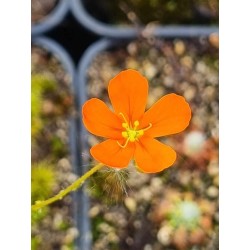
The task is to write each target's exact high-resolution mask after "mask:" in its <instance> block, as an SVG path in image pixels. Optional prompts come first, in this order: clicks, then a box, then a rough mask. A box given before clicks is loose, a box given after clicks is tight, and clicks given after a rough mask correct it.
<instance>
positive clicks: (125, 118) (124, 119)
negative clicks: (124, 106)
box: [119, 112, 128, 125]
mask: <svg viewBox="0 0 250 250" xmlns="http://www.w3.org/2000/svg"><path fill="white" fill-rule="evenodd" d="M119 115H121V116H122V118H123V120H124V121H125V123H126V124H127V125H128V121H127V120H126V118H125V116H124V114H123V113H122V112H120V113H119Z"/></svg>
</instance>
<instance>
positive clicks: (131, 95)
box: [108, 69, 148, 122]
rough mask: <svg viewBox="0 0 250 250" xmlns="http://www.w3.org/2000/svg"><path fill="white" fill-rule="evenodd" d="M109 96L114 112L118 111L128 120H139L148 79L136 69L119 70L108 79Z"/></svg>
mask: <svg viewBox="0 0 250 250" xmlns="http://www.w3.org/2000/svg"><path fill="white" fill-rule="evenodd" d="M108 92H109V98H110V101H111V103H112V105H113V107H114V110H115V112H116V114H119V113H120V112H121V113H123V115H124V116H125V117H126V118H127V119H128V120H129V121H130V122H134V121H136V120H139V119H140V118H141V117H142V115H143V113H144V111H145V107H146V102H147V96H148V81H147V79H146V78H145V77H143V76H142V75H141V74H140V73H139V72H137V71H136V70H132V69H128V70H124V71H121V72H120V73H119V74H118V75H116V76H115V77H114V78H113V79H111V80H110V82H109V86H108Z"/></svg>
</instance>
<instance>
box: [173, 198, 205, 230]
mask: <svg viewBox="0 0 250 250" xmlns="http://www.w3.org/2000/svg"><path fill="white" fill-rule="evenodd" d="M200 216H201V212H200V208H199V206H198V204H196V203H195V202H192V201H180V202H178V203H177V204H176V206H175V208H174V209H173V211H172V212H171V213H170V215H169V222H170V224H171V225H172V227H174V228H178V227H180V226H184V227H185V228H186V229H189V230H192V229H194V228H196V227H197V226H198V223H199V220H200Z"/></svg>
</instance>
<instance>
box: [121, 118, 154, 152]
mask: <svg viewBox="0 0 250 250" xmlns="http://www.w3.org/2000/svg"><path fill="white" fill-rule="evenodd" d="M119 115H121V116H122V118H123V120H124V122H123V123H122V127H123V128H124V129H125V130H124V131H122V137H123V138H125V139H126V141H125V144H124V145H121V144H120V143H119V141H117V144H118V145H119V146H120V147H121V148H126V147H127V145H128V143H129V142H135V141H138V140H139V138H140V137H141V136H143V135H144V132H145V131H147V130H148V129H150V128H151V127H152V123H149V125H148V127H146V128H144V129H139V130H138V129H137V128H138V126H139V125H140V123H139V121H137V120H136V121H135V122H134V126H133V127H132V126H131V125H129V123H128V121H127V119H126V118H125V116H124V114H123V113H119Z"/></svg>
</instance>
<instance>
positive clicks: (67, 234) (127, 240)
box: [31, 0, 219, 250]
mask: <svg viewBox="0 0 250 250" xmlns="http://www.w3.org/2000/svg"><path fill="white" fill-rule="evenodd" d="M73 3H74V4H76V3H78V4H81V6H82V7H84V10H85V11H86V12H87V13H88V14H89V15H90V16H91V17H93V19H94V20H96V21H98V22H100V23H103V24H104V25H108V26H110V25H112V26H115V27H118V28H119V29H124V28H126V27H144V25H145V27H151V26H153V27H157V26H161V27H167V26H169V25H172V26H171V27H178V26H179V27H180V25H181V26H182V27H184V26H183V25H185V27H196V26H197V25H199V26H200V27H204V30H205V29H206V28H211V27H217V26H218V13H219V3H218V0H192V1H191V0H189V1H186V0H148V1H140V0H117V1H110V0H109V1H105V2H104V1H99V0H91V1H90V0H82V1H81V0H79V1H72V5H71V3H70V1H67V0H66V1H62V0H61V1H59V0H58V1H56V0H32V2H31V7H32V9H31V10H32V20H31V23H32V28H33V27H34V32H33V33H32V46H31V60H32V61H31V71H32V72H31V78H32V82H31V106H32V109H31V121H32V129H31V140H32V149H31V150H32V159H31V160H32V169H31V174H32V180H31V189H32V190H31V191H32V193H31V202H32V204H33V203H34V202H35V201H36V200H43V199H47V198H49V197H51V196H52V195H54V194H56V193H58V192H59V191H60V190H61V189H63V188H65V187H67V186H68V185H69V184H70V183H72V182H73V181H74V180H75V179H76V178H77V177H78V176H79V175H80V173H81V172H83V171H85V170H86V169H87V168H89V167H91V166H93V162H91V161H89V162H88V161H86V159H88V157H87V156H88V148H87V146H86V145H89V146H91V145H94V144H95V143H97V142H99V141H101V140H102V139H101V138H97V137H95V136H92V135H89V134H87V133H86V132H84V131H83V130H82V128H81V127H80V126H83V125H81V124H80V119H81V109H80V108H81V105H82V104H83V103H82V100H83V99H82V98H81V97H79V93H82V92H84V93H85V95H86V97H87V98H91V97H97V98H100V99H102V100H104V101H105V102H107V103H108V102H109V100H108V95H107V85H108V82H109V80H110V79H111V78H112V77H113V76H115V75H116V74H117V73H118V72H119V71H121V70H123V69H127V68H133V69H136V70H139V71H140V72H141V73H142V74H143V75H144V76H145V77H146V78H147V79H148V81H149V97H148V104H147V108H149V107H150V106H151V105H152V104H153V103H155V102H156V101H157V100H158V99H159V98H160V97H161V96H163V95H165V94H168V93H177V94H179V95H182V96H184V97H185V98H186V100H187V101H188V102H189V104H190V106H191V109H192V114H193V116H192V120H191V124H190V126H189V127H188V129H186V130H185V131H184V132H182V133H180V134H177V135H173V136H169V137H166V138H165V137H164V138H161V141H163V142H164V143H166V144H168V145H170V146H172V147H173V148H174V149H175V150H176V151H177V154H178V157H177V161H176V162H175V164H174V166H172V167H171V168H169V169H167V170H165V171H163V172H161V173H159V174H143V173H139V172H137V171H136V170H135V169H134V167H133V166H132V165H131V166H129V167H128V168H127V169H126V170H124V171H121V172H120V173H119V174H117V173H116V172H115V171H112V170H110V169H108V168H104V169H103V170H101V171H99V172H98V173H97V174H95V175H94V176H93V177H92V178H91V179H90V181H89V182H88V184H87V186H86V187H85V190H84V192H85V193H86V194H87V196H88V197H89V198H88V199H85V200H84V201H85V202H86V203H88V206H87V208H86V206H85V208H84V206H80V208H81V209H82V210H81V209H80V211H79V206H78V203H77V201H76V200H77V196H74V195H68V196H67V197H65V198H64V199H62V200H60V201H58V202H56V203H54V204H52V205H50V206H48V207H45V208H43V209H40V210H39V211H37V212H32V232H31V245H32V249H34V250H57V249H60V250H69V249H70V250H73V249H74V250H76V249H78V250H82V249H83V250H90V249H93V250H130V249H131V250H215V249H219V246H218V225H219V215H218V194H219V192H218V190H219V166H218V143H219V138H218V119H219V117H218V104H219V100H218V84H219V80H218V70H219V56H218V50H219V37H218V33H217V32H210V33H208V34H207V35H204V34H201V35H196V36H188V37H185V36H178V37H175V36H171V37H170V36H169V37H166V36H161V35H158V36H154V35H153V34H152V33H149V34H148V33H147V34H145V33H138V35H136V36H135V37H134V38H131V37H128V38H127V39H124V38H122V39H119V38H118V39H112V38H110V39H109V40H110V41H111V42H110V43H109V45H107V46H104V47H103V48H102V49H100V48H97V47H95V44H97V43H98V41H100V39H102V36H100V34H98V33H97V32H95V30H91V28H88V27H87V28H86V27H84V26H83V25H82V24H81V22H80V21H79V18H78V17H76V15H75V12H74V11H72V10H73V7H72V6H73ZM82 15H84V12H83V13H82ZM55 17H57V19H56V18H55ZM53 18H54V19H53ZM48 20H49V21H48ZM51 20H52V21H51ZM53 20H54V21H53ZM55 20H57V21H55ZM53 22H54V24H53ZM52 24H53V25H52ZM173 25H174V26H173ZM42 26H43V27H42ZM39 27H42V29H41V31H37V30H39V29H38V28H39ZM36 28H37V30H36V31H35V29H36ZM40 38H43V39H45V40H46V39H47V40H49V41H52V44H53V46H47V45H48V44H51V43H43V42H36V41H37V40H39V39H40ZM121 40H122V41H121ZM90 47H91V48H92V50H93V51H95V53H93V55H92V57H91V58H90V59H88V64H87V67H85V69H84V72H81V73H83V74H80V73H79V71H80V70H81V69H82V67H81V63H82V62H83V61H84V60H85V58H86V54H87V53H86V52H87V51H88V48H90ZM55 48H56V49H55ZM80 75H81V76H82V75H83V77H82V78H81V77H79V76H80ZM85 83H86V85H85ZM72 131H74V133H73V136H72ZM79 140H81V143H80V142H79ZM83 141H84V142H83ZM82 145H84V146H82ZM76 159H77V160H76ZM81 159H83V160H82V161H81ZM82 191H83V190H80V192H82ZM79 197H80V196H79ZM77 206H78V210H77V212H76V207H77ZM83 208H84V209H83ZM83 210H84V211H83ZM82 223H83V224H84V223H85V224H86V223H87V224H88V226H86V227H85V229H84V230H85V231H84V230H83V229H82V228H80V227H79V225H81V224H82ZM83 227H84V226H83ZM82 232H85V234H86V232H87V238H88V240H85V241H84V240H83V241H81V240H79V239H81V238H83V237H85V238H86V235H84V236H83V235H81V234H82ZM86 242H87V243H86Z"/></svg>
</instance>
